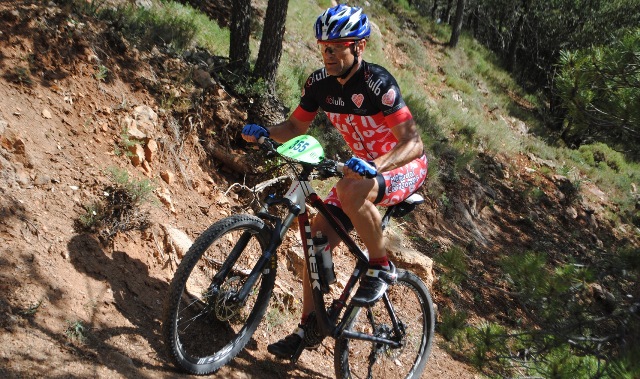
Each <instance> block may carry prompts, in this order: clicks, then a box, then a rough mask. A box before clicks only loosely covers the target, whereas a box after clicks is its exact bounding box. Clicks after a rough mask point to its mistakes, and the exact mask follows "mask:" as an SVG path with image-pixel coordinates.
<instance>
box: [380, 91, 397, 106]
mask: <svg viewBox="0 0 640 379" xmlns="http://www.w3.org/2000/svg"><path fill="white" fill-rule="evenodd" d="M395 102H396V90H394V89H393V88H389V90H388V91H387V93H385V94H384V95H382V104H384V105H386V106H388V107H391V106H393V103H395Z"/></svg>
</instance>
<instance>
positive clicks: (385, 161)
mask: <svg viewBox="0 0 640 379" xmlns="http://www.w3.org/2000/svg"><path fill="white" fill-rule="evenodd" d="M391 132H392V133H393V135H394V136H396V138H397V139H398V144H396V146H394V147H393V149H391V150H390V151H389V152H388V153H387V154H385V155H383V156H381V157H378V158H376V159H374V161H373V162H374V163H375V164H376V168H377V170H378V172H384V171H390V170H393V169H394V168H398V167H400V166H404V165H405V164H407V163H409V162H411V161H412V160H414V159H416V158H419V157H420V156H421V155H422V154H424V145H423V144H422V138H420V133H418V128H417V127H416V123H415V121H413V119H411V120H408V121H405V122H403V123H400V124H398V125H396V126H394V127H393V128H391Z"/></svg>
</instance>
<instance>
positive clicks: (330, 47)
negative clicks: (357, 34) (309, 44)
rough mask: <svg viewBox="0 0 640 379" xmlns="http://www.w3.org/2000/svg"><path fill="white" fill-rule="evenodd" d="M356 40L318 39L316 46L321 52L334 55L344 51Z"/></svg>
mask: <svg viewBox="0 0 640 379" xmlns="http://www.w3.org/2000/svg"><path fill="white" fill-rule="evenodd" d="M356 42H358V41H320V40H318V48H319V49H320V52H321V53H323V54H330V55H334V54H337V53H341V52H343V51H345V50H346V49H347V48H348V47H349V46H351V45H355V44H356Z"/></svg>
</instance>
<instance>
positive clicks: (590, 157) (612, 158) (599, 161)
mask: <svg viewBox="0 0 640 379" xmlns="http://www.w3.org/2000/svg"><path fill="white" fill-rule="evenodd" d="M578 151H579V152H580V154H581V156H582V158H583V159H584V161H585V162H586V163H587V164H588V165H590V166H593V167H598V168H600V169H606V168H609V169H611V170H614V171H615V172H620V171H622V170H624V169H625V168H626V162H625V159H624V156H623V155H622V154H621V153H619V152H617V151H615V150H613V149H611V148H610V147H609V146H607V145H605V144H604V143H601V142H598V143H594V144H591V145H582V146H580V148H578Z"/></svg>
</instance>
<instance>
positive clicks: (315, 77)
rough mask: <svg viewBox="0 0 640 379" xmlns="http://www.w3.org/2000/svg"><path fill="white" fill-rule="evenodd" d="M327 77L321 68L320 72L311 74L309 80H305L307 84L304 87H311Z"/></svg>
mask: <svg viewBox="0 0 640 379" xmlns="http://www.w3.org/2000/svg"><path fill="white" fill-rule="evenodd" d="M327 76H328V75H327V72H326V71H325V69H324V68H323V69H322V70H320V72H317V73H313V74H311V76H309V78H308V79H307V82H306V83H305V87H311V85H312V84H313V83H315V82H318V81H320V80H322V79H325V78H327Z"/></svg>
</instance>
